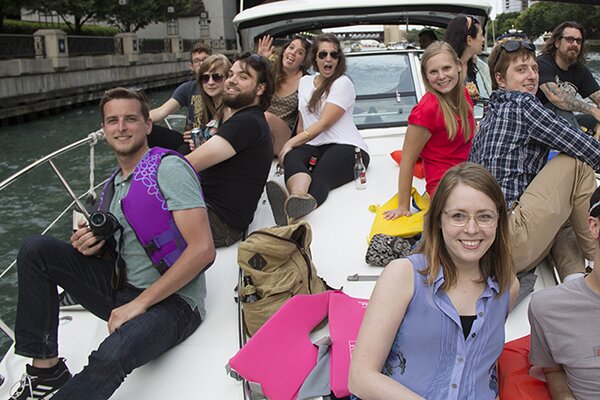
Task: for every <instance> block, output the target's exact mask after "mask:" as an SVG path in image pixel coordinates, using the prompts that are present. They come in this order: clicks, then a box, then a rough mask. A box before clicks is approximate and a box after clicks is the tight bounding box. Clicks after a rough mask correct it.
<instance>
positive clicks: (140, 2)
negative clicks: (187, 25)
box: [102, 0, 191, 32]
mask: <svg viewBox="0 0 600 400" xmlns="http://www.w3.org/2000/svg"><path fill="white" fill-rule="evenodd" d="M190 5H191V1H190V0H120V1H117V0H113V1H112V4H111V5H110V6H109V7H108V8H107V10H106V12H105V14H104V16H103V17H102V19H104V20H106V21H107V22H108V23H110V24H111V25H114V26H116V27H118V28H119V29H121V30H122V31H123V32H137V31H138V30H139V29H141V28H143V27H145V26H146V25H148V24H150V23H153V22H166V21H168V20H170V19H175V18H178V17H180V16H183V15H186V14H187V12H188V11H189V9H190ZM169 10H172V11H173V12H169Z"/></svg>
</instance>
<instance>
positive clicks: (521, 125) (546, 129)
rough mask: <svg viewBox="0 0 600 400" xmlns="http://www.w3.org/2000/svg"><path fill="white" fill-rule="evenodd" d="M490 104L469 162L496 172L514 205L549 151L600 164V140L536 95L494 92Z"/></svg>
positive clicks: (474, 142)
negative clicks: (548, 107) (562, 116)
mask: <svg viewBox="0 0 600 400" xmlns="http://www.w3.org/2000/svg"><path fill="white" fill-rule="evenodd" d="M489 106H490V109H489V111H488V113H487V115H486V116H485V118H484V119H483V120H482V121H481V124H480V128H479V131H478V133H477V134H476V135H475V138H474V139H473V146H472V147H471V153H470V155H469V161H471V162H475V163H478V164H481V165H483V166H484V167H485V168H487V170H488V171H490V172H491V173H492V175H493V176H494V177H495V178H496V180H497V181H498V183H499V184H500V187H501V188H502V192H503V193H504V198H505V199H506V202H507V205H508V207H509V208H510V207H512V205H513V203H514V202H515V201H517V200H518V199H519V198H520V197H521V195H522V194H523V192H524V191H525V189H526V188H527V186H528V185H529V184H530V183H531V181H532V180H533V178H535V176H536V175H537V173H538V172H539V171H540V170H541V169H542V168H543V167H544V165H546V162H547V160H548V153H549V151H550V149H555V150H558V151H561V152H563V153H566V154H568V155H570V156H572V157H574V158H577V159H580V160H582V161H584V162H586V163H588V164H589V165H591V166H592V168H594V169H595V170H597V169H599V168H600V142H598V141H597V140H596V139H594V138H593V137H591V136H589V135H586V134H585V133H583V132H582V131H580V130H578V129H575V128H573V127H572V126H571V125H570V124H569V123H568V122H567V121H566V120H565V119H563V118H560V117H557V116H556V114H554V112H552V111H550V110H549V109H547V108H546V107H544V106H543V105H542V103H541V102H540V101H539V100H538V99H537V98H536V97H535V96H534V95H532V94H530V93H525V92H507V91H504V90H495V91H494V92H492V95H491V96H490V103H489Z"/></svg>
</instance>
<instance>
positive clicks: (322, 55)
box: [317, 50, 340, 60]
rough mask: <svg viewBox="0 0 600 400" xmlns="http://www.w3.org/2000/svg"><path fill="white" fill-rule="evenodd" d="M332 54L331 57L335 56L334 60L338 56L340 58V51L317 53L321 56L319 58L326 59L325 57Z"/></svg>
mask: <svg viewBox="0 0 600 400" xmlns="http://www.w3.org/2000/svg"><path fill="white" fill-rule="evenodd" d="M328 55H330V56H331V58H333V59H334V60H337V59H338V58H340V52H339V51H329V52H328V51H324V50H323V51H320V52H318V53H317V57H319V60H324V59H325V58H327V56H328Z"/></svg>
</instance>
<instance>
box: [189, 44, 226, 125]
mask: <svg viewBox="0 0 600 400" xmlns="http://www.w3.org/2000/svg"><path fill="white" fill-rule="evenodd" d="M219 68H223V80H225V79H227V74H228V73H229V70H230V69H231V62H229V60H228V59H227V57H225V56H224V55H223V54H213V55H212V56H208V57H207V58H206V59H205V60H204V61H203V62H202V65H200V68H199V69H198V76H197V77H196V82H197V83H198V86H199V87H200V97H202V110H201V112H200V118H199V119H200V121H199V122H200V125H201V126H205V125H206V124H207V123H209V122H210V120H212V119H220V118H221V116H222V115H221V113H219V110H217V107H216V106H215V103H214V101H213V99H212V98H211V97H210V96H209V95H208V94H207V93H206V92H205V91H204V88H203V86H202V81H201V79H202V75H203V74H205V73H206V72H208V71H211V70H217V69H219ZM223 84H225V82H224V81H223ZM220 108H222V107H220Z"/></svg>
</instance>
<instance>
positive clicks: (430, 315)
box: [383, 254, 510, 400]
mask: <svg viewBox="0 0 600 400" xmlns="http://www.w3.org/2000/svg"><path fill="white" fill-rule="evenodd" d="M408 258H409V260H410V261H411V262H412V264H413V267H414V269H415V274H414V276H415V282H414V285H415V291H414V295H413V298H412V300H411V302H410V304H409V306H408V308H407V310H406V314H405V316H404V319H403V321H402V324H401V325H400V328H399V329H398V333H397V334H396V338H395V340H394V343H393V345H392V349H391V351H390V355H389V356H388V359H387V361H386V363H385V365H384V367H383V373H384V374H386V375H388V376H390V377H392V378H394V379H395V380H397V381H398V382H400V383H402V384H403V385H404V386H406V387H407V388H408V389H410V390H412V391H414V392H415V393H417V394H419V395H420V396H423V397H424V398H426V399H428V400H436V399H439V400H451V399H461V400H486V399H490V400H492V399H495V398H496V396H498V378H497V373H496V360H497V359H498V357H499V356H500V352H501V351H502V348H503V347H504V322H505V320H506V317H507V315H508V310H509V303H510V293H509V291H508V290H506V291H505V292H504V293H502V294H501V295H500V296H498V291H499V287H498V283H497V282H496V281H495V280H493V279H491V278H488V279H487V282H486V283H487V285H486V288H485V290H484V291H483V293H482V294H481V296H480V297H479V299H478V300H477V305H476V313H477V315H476V316H477V318H476V319H475V322H473V326H472V328H471V332H469V335H468V337H467V339H466V340H465V337H464V334H463V330H462V325H461V322H460V316H459V315H458V312H457V311H456V309H455V308H454V306H453V305H452V302H451V301H450V298H449V297H448V296H447V294H446V292H444V291H443V290H441V289H440V287H441V285H442V284H443V283H444V275H443V272H442V271H441V270H440V274H439V275H438V277H437V279H436V280H435V282H434V284H433V285H427V284H426V283H425V279H426V278H427V277H426V276H424V275H421V274H420V273H419V272H418V271H419V270H423V269H424V268H425V263H426V261H425V257H424V256H423V255H422V254H415V255H412V256H409V257H408Z"/></svg>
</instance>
